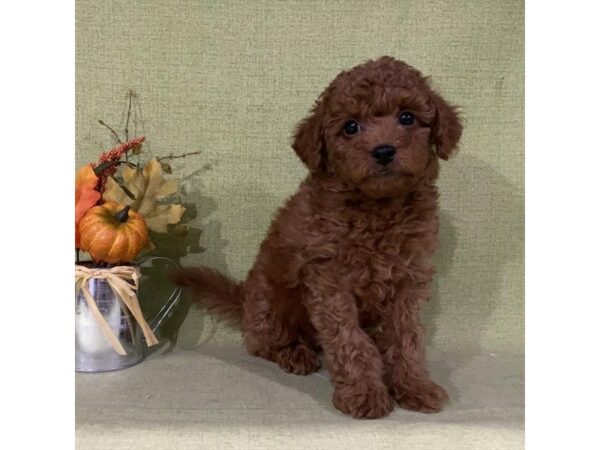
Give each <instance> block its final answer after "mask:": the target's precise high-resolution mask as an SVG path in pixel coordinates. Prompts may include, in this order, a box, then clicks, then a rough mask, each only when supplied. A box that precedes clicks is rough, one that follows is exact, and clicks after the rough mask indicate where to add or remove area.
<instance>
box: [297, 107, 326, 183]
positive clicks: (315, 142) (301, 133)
mask: <svg viewBox="0 0 600 450" xmlns="http://www.w3.org/2000/svg"><path fill="white" fill-rule="evenodd" d="M322 122H323V105H322V102H321V101H320V100H319V101H318V102H317V103H316V104H315V106H313V108H312V110H311V111H310V114H309V115H308V116H307V117H306V118H305V119H303V120H302V121H301V122H300V123H299V124H298V126H297V127H296V132H295V133H294V142H293V143H292V148H293V149H294V151H295V152H296V154H297V155H298V156H299V157H300V159H301V160H302V162H303V163H304V164H305V165H306V167H308V169H309V170H310V171H311V172H317V171H319V170H323V169H324V168H325V139H324V137H323V123H322Z"/></svg>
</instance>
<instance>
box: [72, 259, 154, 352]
mask: <svg viewBox="0 0 600 450" xmlns="http://www.w3.org/2000/svg"><path fill="white" fill-rule="evenodd" d="M93 278H100V279H104V280H106V281H107V282H108V284H109V286H110V287H111V288H112V290H113V291H114V293H115V294H116V296H117V297H118V298H119V300H120V302H121V303H122V304H123V305H125V307H126V308H127V309H128V310H129V311H130V312H131V314H132V315H133V317H134V318H135V320H136V321H137V323H138V324H139V325H140V327H141V329H142V333H144V337H145V338H146V343H147V344H148V346H149V347H151V346H153V345H156V344H158V339H156V336H155V335H154V333H153V332H152V329H151V328H150V326H149V325H148V323H147V322H146V319H144V315H143V313H142V309H141V308H140V303H139V301H138V298H137V295H136V292H137V290H138V287H139V282H140V273H139V271H138V269H137V268H136V267H133V266H116V267H112V268H110V269H90V268H88V267H85V266H79V265H76V266H75V295H77V294H78V293H79V291H80V290H81V292H83V296H84V297H85V300H86V302H87V304H88V306H89V308H90V311H91V312H92V314H93V315H94V318H95V319H96V323H97V324H98V326H99V327H100V331H102V334H103V335H104V336H105V337H106V339H108V341H109V342H110V344H111V345H112V347H113V349H114V350H115V351H116V352H117V353H118V354H119V355H126V354H127V352H126V351H125V349H124V348H123V345H121V343H120V342H119V339H117V337H116V336H115V333H114V332H113V330H112V328H111V327H110V325H109V324H108V322H107V321H106V319H105V318H104V317H103V316H102V313H101V312H100V310H99V309H98V306H97V305H96V301H95V300H94V297H93V296H92V294H91V292H90V290H89V288H88V282H89V280H91V279H93ZM130 281H132V282H133V285H132V284H131V283H130Z"/></svg>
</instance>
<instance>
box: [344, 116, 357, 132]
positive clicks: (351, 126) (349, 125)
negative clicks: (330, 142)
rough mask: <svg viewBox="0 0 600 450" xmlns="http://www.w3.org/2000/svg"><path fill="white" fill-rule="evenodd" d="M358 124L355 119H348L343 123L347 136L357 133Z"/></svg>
mask: <svg viewBox="0 0 600 450" xmlns="http://www.w3.org/2000/svg"><path fill="white" fill-rule="evenodd" d="M359 130H360V125H359V124H358V123H357V122H356V121H355V120H349V121H348V122H346V123H345V124H344V133H345V134H346V135H348V136H351V135H353V134H356V133H358V132H359Z"/></svg>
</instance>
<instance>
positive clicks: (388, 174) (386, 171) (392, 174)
mask: <svg viewBox="0 0 600 450" xmlns="http://www.w3.org/2000/svg"><path fill="white" fill-rule="evenodd" d="M412 175H413V174H412V173H411V172H409V171H407V170H392V169H391V168H389V167H384V168H382V169H380V170H378V171H377V172H375V173H374V174H372V175H370V176H369V177H368V178H375V179H378V180H379V179H388V178H400V177H411V176H412Z"/></svg>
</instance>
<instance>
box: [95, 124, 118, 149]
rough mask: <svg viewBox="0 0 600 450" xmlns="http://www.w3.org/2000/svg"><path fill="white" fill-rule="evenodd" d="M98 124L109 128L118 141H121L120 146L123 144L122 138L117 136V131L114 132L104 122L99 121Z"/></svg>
mask: <svg viewBox="0 0 600 450" xmlns="http://www.w3.org/2000/svg"><path fill="white" fill-rule="evenodd" d="M98 123H99V124H100V125H104V126H105V127H106V128H108V129H109V130H110V131H111V133H112V134H113V135H114V136H115V137H116V138H117V141H119V144H122V143H123V141H122V140H121V138H120V137H119V135H118V134H117V132H116V131H115V130H113V129H112V128H111V127H109V126H108V125H107V124H106V123H104V122H103V121H102V120H98Z"/></svg>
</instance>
